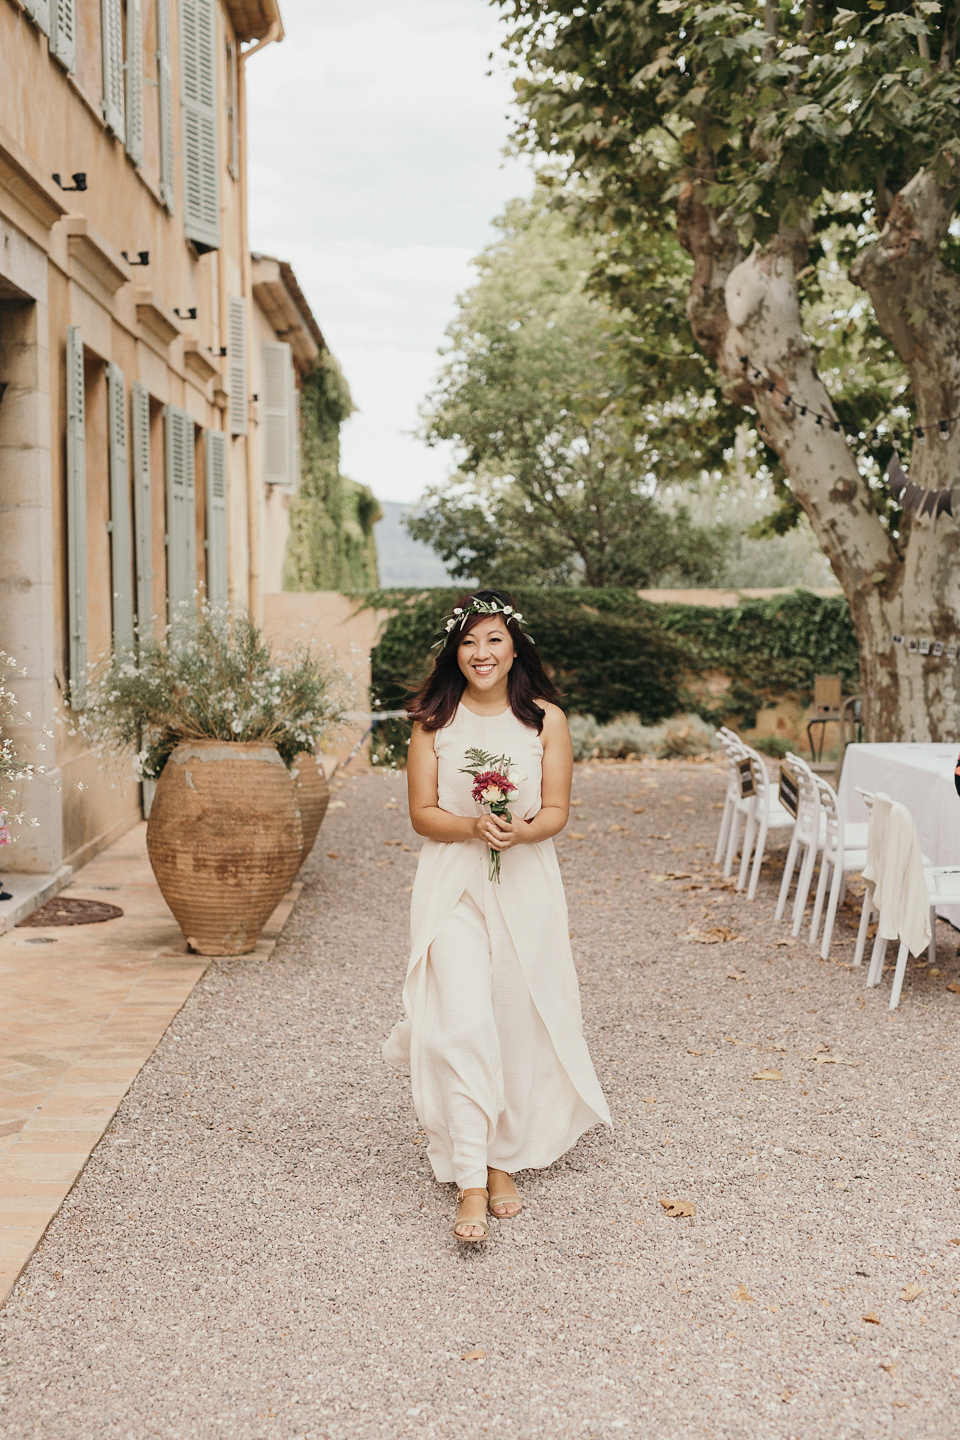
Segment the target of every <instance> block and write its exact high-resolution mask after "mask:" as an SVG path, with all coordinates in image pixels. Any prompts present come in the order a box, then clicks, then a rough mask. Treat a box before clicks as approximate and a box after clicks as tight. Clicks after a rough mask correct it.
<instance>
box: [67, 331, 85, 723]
mask: <svg viewBox="0 0 960 1440" xmlns="http://www.w3.org/2000/svg"><path fill="white" fill-rule="evenodd" d="M84 409H85V406H84V383H83V339H82V336H81V334H80V327H79V326H78V325H71V326H70V327H69V329H68V330H67V620H68V624H69V628H70V688H71V695H72V704H73V706H74V708H75V709H79V708H80V707H81V706H82V704H83V700H84V692H85V690H86V679H87V466H86V434H85V429H84Z"/></svg>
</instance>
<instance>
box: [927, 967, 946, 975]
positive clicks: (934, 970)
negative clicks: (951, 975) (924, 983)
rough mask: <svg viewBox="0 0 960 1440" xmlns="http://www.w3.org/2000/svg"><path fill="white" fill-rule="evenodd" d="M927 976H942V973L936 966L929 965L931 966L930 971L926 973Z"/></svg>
mask: <svg viewBox="0 0 960 1440" xmlns="http://www.w3.org/2000/svg"><path fill="white" fill-rule="evenodd" d="M927 974H928V975H942V974H943V971H942V970H941V969H940V968H939V966H937V965H931V966H930V969H929V970H928V971H927Z"/></svg>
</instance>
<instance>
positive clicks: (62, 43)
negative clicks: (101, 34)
mask: <svg viewBox="0 0 960 1440" xmlns="http://www.w3.org/2000/svg"><path fill="white" fill-rule="evenodd" d="M50 53H51V55H53V57H54V58H55V59H56V60H59V62H60V64H61V65H62V66H63V68H64V69H65V70H73V69H74V67H75V65H76V63H77V7H76V0H50Z"/></svg>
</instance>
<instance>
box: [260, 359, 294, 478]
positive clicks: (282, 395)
mask: <svg viewBox="0 0 960 1440" xmlns="http://www.w3.org/2000/svg"><path fill="white" fill-rule="evenodd" d="M262 351H263V359H262V370H263V374H262V378H261V381H260V391H261V394H260V399H261V401H262V403H263V478H264V480H265V481H266V483H267V484H268V485H284V486H289V484H290V428H291V414H290V412H291V409H292V404H291V400H292V396H291V393H290V392H291V388H292V387H291V378H292V377H291V371H292V368H293V367H292V363H291V353H292V352H291V350H290V346H289V345H288V344H286V342H281V343H276V344H275V343H272V342H265V343H264V345H263V347H262Z"/></svg>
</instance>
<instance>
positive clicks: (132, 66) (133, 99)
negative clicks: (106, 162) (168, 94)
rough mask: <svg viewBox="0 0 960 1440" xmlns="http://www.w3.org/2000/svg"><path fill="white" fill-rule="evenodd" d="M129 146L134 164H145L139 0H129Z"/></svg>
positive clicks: (128, 149) (141, 21) (127, 95)
mask: <svg viewBox="0 0 960 1440" xmlns="http://www.w3.org/2000/svg"><path fill="white" fill-rule="evenodd" d="M126 80H127V85H126V103H127V108H126V117H125V119H126V146H127V154H128V155H129V156H130V159H131V160H132V161H133V163H134V164H135V165H142V164H143V19H142V16H141V11H140V0H127V64H126Z"/></svg>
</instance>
